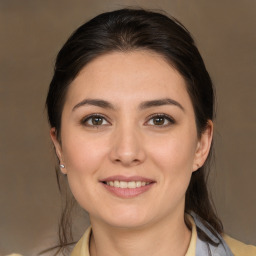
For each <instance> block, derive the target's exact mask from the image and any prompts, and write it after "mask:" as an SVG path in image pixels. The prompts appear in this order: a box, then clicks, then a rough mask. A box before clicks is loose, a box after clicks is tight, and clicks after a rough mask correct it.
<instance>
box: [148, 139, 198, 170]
mask: <svg viewBox="0 0 256 256" xmlns="http://www.w3.org/2000/svg"><path fill="white" fill-rule="evenodd" d="M195 147H196V143H195V140H193V139H192V138H191V137H190V136H186V135H184V134H183V136H176V135H173V136H170V137H166V138H162V139H161V140H158V141H152V145H151V146H149V147H148V148H149V149H150V152H149V154H150V158H151V159H152V160H153V161H154V163H155V164H156V165H158V166H159V167H160V168H161V169H162V171H163V172H164V173H166V174H168V175H170V173H173V174H176V173H178V174H182V173H184V172H191V171H192V167H193V161H194V157H195Z"/></svg>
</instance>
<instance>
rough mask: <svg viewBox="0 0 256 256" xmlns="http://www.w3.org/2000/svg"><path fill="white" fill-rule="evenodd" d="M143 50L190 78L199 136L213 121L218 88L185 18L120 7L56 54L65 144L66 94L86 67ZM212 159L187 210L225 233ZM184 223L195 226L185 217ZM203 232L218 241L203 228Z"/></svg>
mask: <svg viewBox="0 0 256 256" xmlns="http://www.w3.org/2000/svg"><path fill="white" fill-rule="evenodd" d="M140 49H141V50H149V51H154V52H156V53H158V54H160V55H161V56H162V57H163V58H165V60H167V61H168V63H170V65H172V66H173V67H174V68H175V69H176V70H177V71H178V72H179V73H180V74H181V75H182V77H183V78H184V79H185V81H186V84H187V91H188V94H189V96H190V99H191V101H192V104H193V108H194V112H195V116H196V125H197V131H198V136H199V137H200V135H201V134H202V132H203V131H204V130H205V128H206V127H207V125H208V121H209V120H213V119H214V115H215V114H214V112H215V111H214V90H213V85H212V82H211V79H210V76H209V74H208V72H207V70H206V68H205V65H204V62H203V60H202V58H201V55H200V53H199V51H198V49H197V47H196V46H195V43H194V40H193V39H192V37H191V35H190V33H189V32H188V31H187V29H186V28H185V27H184V26H183V25H182V24H181V23H180V22H178V21H177V20H176V19H174V18H172V17H168V16H167V15H164V14H161V13H157V12H152V11H147V10H142V9H121V10H117V11H113V12H107V13H103V14H101V15H98V16H97V17H95V18H93V19H92V20H90V21H88V22H86V23H85V24H83V25H82V26H81V27H79V28H78V29H77V30H76V31H75V32H74V33H73V34H72V35H71V37H70V38H69V39H68V40H67V42H66V43H65V44H64V46H63V47H62V49H61V50H60V52H59V54H58V56H57V59H56V64H55V70H54V75H53V78H52V81H51V84H50V87H49V92H48V96H47V100H46V106H47V110H48V118H49V123H50V126H51V127H55V128H56V131H57V137H58V139H59V140H60V142H61V116H62V109H63V105H64V103H65V98H66V95H67V92H68V88H69V85H70V83H71V82H72V81H73V80H74V79H75V78H76V76H77V75H78V73H79V72H80V71H81V69H82V68H83V67H84V66H85V65H86V64H87V63H89V62H90V61H92V60H93V59H95V58H96V57H98V56H101V55H103V54H106V53H110V52H113V51H121V52H129V51H133V50H140ZM211 151H212V149H211ZM210 157H211V152H210V154H209V156H208V159H207V161H206V163H205V164H204V166H202V167H201V168H199V169H198V170H197V171H196V172H193V174H192V178H191V181H190V184H189V187H188V189H187V192H186V200H185V212H187V213H190V212H191V211H193V212H195V213H196V214H198V215H199V216H200V217H201V219H202V221H203V222H204V224H205V225H206V226H207V227H208V228H209V229H211V230H212V232H213V233H215V232H218V233H222V232H223V227H222V223H221V221H220V220H219V218H218V217H217V215H216V213H215V210H214V207H213V203H212V201H211V199H210V197H209V194H208V190H207V180H208V173H209V172H208V171H209V170H208V166H209V163H210ZM57 177H59V172H58V171H57ZM58 181H59V178H58ZM59 186H60V183H59ZM71 205H72V204H71ZM69 215H70V203H69V201H66V204H65V207H64V211H63V213H62V217H61V222H60V229H59V234H60V236H59V237H60V247H61V248H62V247H63V246H66V245H68V244H69V243H70V242H72V241H70V237H71V238H72V232H71V231H72V221H71V220H70V218H69ZM185 221H186V224H187V225H188V226H189V227H190V224H189V222H188V220H187V219H186V217H185ZM67 230H69V231H67ZM69 233H70V235H68V234H69ZM198 235H199V237H200V238H201V239H203V240H205V241H208V242H209V243H211V244H214V242H213V241H212V240H211V239H210V238H209V237H207V236H206V235H205V234H204V233H203V232H201V231H200V230H198Z"/></svg>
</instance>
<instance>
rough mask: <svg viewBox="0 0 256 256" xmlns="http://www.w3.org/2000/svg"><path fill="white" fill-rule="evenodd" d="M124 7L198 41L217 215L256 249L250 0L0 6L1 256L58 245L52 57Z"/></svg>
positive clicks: (255, 53) (8, 2)
mask: <svg viewBox="0 0 256 256" xmlns="http://www.w3.org/2000/svg"><path fill="white" fill-rule="evenodd" d="M127 5H139V6H143V7H147V8H153V9H163V10H165V11H167V12H168V13H170V14H172V15H173V16H175V17H176V18H178V19H179V20H181V21H182V22H183V24H184V25H185V26H186V27H187V28H188V29H189V30H190V31H191V33H192V34H193V35H194V37H195V39H196V42H197V44H198V46H199V49H200V51H201V53H202V55H203V57H204V59H205V62H206V65H207V67H208V70H209V72H210V74H211V76H212V78H213V81H214V83H215V85H216V88H217V96H218V118H217V121H216V168H215V169H216V171H215V174H214V175H213V178H214V179H213V181H212V189H213V191H214V198H215V201H216V205H217V209H218V212H219V215H220V216H221V218H222V220H223V222H224V226H225V230H226V232H227V233H229V234H231V235H232V236H234V237H236V238H238V239H240V240H242V241H244V242H247V243H253V244H256V217H255V216H256V186H255V183H256V158H255V156H256V74H255V73H256V49H255V48H256V32H255V31H256V29H255V27H256V15H255V14H256V1H255V0H243V1H235V0H230V1H226V0H224V1H221V0H219V1H210V0H209V1H205V0H201V1H199V0H198V1H196V0H189V1H185V0H157V1H149V0H148V1H146V0H145V1H132V0H131V1H114V0H113V1H110V0H101V1H100V0H94V1H82V0H80V1H79V0H75V1H74V0H73V1H68V0H65V1H64V0H24V1H21V0H16V1H14V0H0V60H1V61H0V83H1V84H0V116H1V119H0V171H1V173H0V177H1V179H0V190H1V191H0V209H1V210H0V255H5V254H7V253H10V252H12V251H16V252H20V253H23V254H24V255H35V254H36V252H37V251H38V249H43V248H46V247H48V246H50V245H54V242H55V241H56V230H57V222H58V214H59V211H60V203H59V202H60V197H59V193H58V190H57V185H56V181H55V174H54V168H53V163H54V160H53V159H54V158H53V152H52V146H51V143H50V141H49V138H48V126H47V122H46V118H45V113H44V101H45V96H46V92H47V88H48V84H49V82H50V79H51V75H52V69H53V63H54V58H55V55H56V53H57V51H58V50H59V48H60V47H61V45H62V44H63V43H64V42H65V40H66V39H67V37H68V36H69V34H70V33H71V32H72V31H73V30H74V29H75V28H76V27H77V26H78V25H80V24H81V23H83V22H84V21H86V20H88V19H89V18H91V17H93V16H94V15H96V14H98V13H101V12H104V11H107V10H113V9H117V8H121V7H124V6H127ZM82 218H83V216H82V217H81V216H80V220H78V221H77V224H76V225H77V227H78V229H79V230H80V232H78V234H77V236H79V235H80V233H81V230H83V229H84V226H85V225H86V224H83V225H80V221H81V219H82ZM82 222H83V223H84V222H86V221H82Z"/></svg>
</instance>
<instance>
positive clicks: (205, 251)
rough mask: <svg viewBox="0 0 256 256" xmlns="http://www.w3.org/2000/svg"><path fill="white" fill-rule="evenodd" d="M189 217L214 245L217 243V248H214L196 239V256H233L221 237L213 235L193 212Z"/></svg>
mask: <svg viewBox="0 0 256 256" xmlns="http://www.w3.org/2000/svg"><path fill="white" fill-rule="evenodd" d="M190 215H191V216H192V218H193V219H194V221H195V224H196V227H197V228H199V229H201V230H202V231H203V232H204V233H205V234H206V235H207V236H208V237H209V238H211V240H213V241H214V242H215V243H219V245H218V246H214V245H211V244H210V243H208V242H205V241H202V240H201V239H200V238H199V237H197V240H196V256H234V254H233V253H232V252H231V250H230V248H229V247H228V245H227V243H226V242H225V241H224V239H223V238H222V236H221V235H219V234H218V235H217V237H216V236H215V235H213V234H212V232H211V231H210V230H209V229H208V228H207V227H206V226H204V224H203V223H202V222H201V221H200V218H199V217H198V216H197V215H196V214H195V213H194V212H192V213H190Z"/></svg>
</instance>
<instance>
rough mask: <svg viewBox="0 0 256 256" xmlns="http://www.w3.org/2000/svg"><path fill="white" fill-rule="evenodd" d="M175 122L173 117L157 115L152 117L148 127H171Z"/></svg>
mask: <svg viewBox="0 0 256 256" xmlns="http://www.w3.org/2000/svg"><path fill="white" fill-rule="evenodd" d="M174 123H175V121H174V119H173V118H172V117H170V116H169V115H166V114H156V115H153V116H151V117H150V119H149V120H148V121H147V125H152V126H162V127H163V126H164V127H165V126H169V125H171V124H174Z"/></svg>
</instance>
